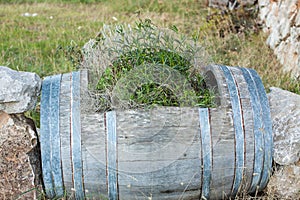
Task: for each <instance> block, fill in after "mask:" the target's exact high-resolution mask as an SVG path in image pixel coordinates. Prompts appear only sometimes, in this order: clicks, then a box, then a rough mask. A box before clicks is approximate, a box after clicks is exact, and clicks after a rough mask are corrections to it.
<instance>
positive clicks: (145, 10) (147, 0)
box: [0, 0, 300, 93]
mask: <svg viewBox="0 0 300 200" xmlns="http://www.w3.org/2000/svg"><path fill="white" fill-rule="evenodd" d="M50 2H51V3H50ZM67 2H68V3H67ZM81 2H83V3H81ZM0 13H1V14H0V26H1V29H0V65H4V66H8V67H10V68H13V69H17V70H22V71H31V72H36V73H37V74H39V75H40V76H41V77H44V76H47V75H51V74H57V73H64V72H69V71H72V70H75V69H76V66H77V64H78V62H79V61H80V56H79V55H78V52H79V51H80V49H81V47H82V46H83V45H84V44H85V43H86V42H88V41H89V39H91V38H94V37H95V36H96V35H97V33H98V32H99V31H100V30H101V28H102V26H103V24H120V23H129V24H132V25H133V24H135V23H136V22H138V21H139V20H144V19H150V20H151V21H152V23H153V24H155V25H157V26H159V27H163V28H170V27H174V26H175V27H177V29H178V30H179V32H180V33H182V34H185V35H187V36H190V37H197V38H198V41H199V43H201V44H202V45H203V46H204V47H205V48H206V50H207V51H208V53H209V55H210V56H211V61H212V62H213V63H218V64H225V65H230V66H237V65H238V66H242V67H248V68H254V69H256V70H257V71H258V73H259V74H260V76H261V77H262V79H263V82H264V84H265V87H266V88H269V87H270V86H277V87H281V88H283V89H287V90H290V91H293V92H296V93H300V86H299V83H297V82H296V81H293V80H291V79H290V78H289V75H288V74H285V73H283V72H281V70H280V68H281V66H280V64H279V62H278V61H277V59H276V57H275V56H274V55H273V52H272V50H270V49H269V48H268V47H267V46H266V44H265V40H266V37H267V36H266V35H265V34H264V33H262V31H260V30H259V27H258V26H257V25H255V24H254V22H255V20H252V19H249V20H248V18H249V16H248V15H246V14H244V13H243V12H237V13H233V14H225V15H221V14H219V13H220V12H219V11H216V10H212V9H209V8H207V7H206V6H205V2H204V1H191V0H190V1H188V0H185V1H178V0H177V1H171V0H166V1H154V0H143V1H138V2H137V1H132V0H123V1H104V0H103V1H89V0H86V1H78V0H73V1H58V0H57V1H41V0H39V1H30V0H29V1H17V0H14V1H2V0H1V1H0ZM254 15H255V13H254V14H253V13H252V14H251V16H254ZM247 17H248V18H247ZM245 19H246V20H245ZM244 21H249V23H245V22H244ZM236 26H239V27H240V28H239V30H232V27H236Z"/></svg>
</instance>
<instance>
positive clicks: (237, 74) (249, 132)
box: [230, 67, 255, 191]
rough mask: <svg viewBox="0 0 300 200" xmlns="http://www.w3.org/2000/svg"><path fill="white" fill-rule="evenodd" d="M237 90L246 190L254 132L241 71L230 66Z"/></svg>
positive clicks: (251, 158)
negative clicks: (240, 111) (240, 108)
mask: <svg viewBox="0 0 300 200" xmlns="http://www.w3.org/2000/svg"><path fill="white" fill-rule="evenodd" d="M230 70H231V72H232V74H233V76H234V79H235V80H236V84H237V87H238V91H239V96H240V101H241V107H242V117H243V126H244V137H245V165H244V176H243V184H242V187H241V191H248V189H249V187H250V184H251V180H252V174H253V164H254V163H253V162H254V161H253V159H254V145H255V143H254V133H253V111H252V107H251V102H250V94H249V91H248V86H247V83H246V81H245V79H244V76H243V73H242V71H241V70H240V69H239V68H234V67H231V68H230Z"/></svg>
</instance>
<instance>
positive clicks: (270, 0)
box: [258, 0, 300, 78]
mask: <svg viewBox="0 0 300 200" xmlns="http://www.w3.org/2000/svg"><path fill="white" fill-rule="evenodd" d="M258 6H259V10H260V11H259V21H260V23H261V24H263V25H264V28H263V30H264V31H265V32H267V33H268V34H269V37H268V39H267V44H268V45H269V46H270V47H271V48H272V49H274V53H275V55H276V56H277V58H278V59H279V61H280V63H281V64H282V65H283V70H284V71H286V72H291V73H292V75H293V76H294V77H296V78H297V77H300V52H299V51H300V48H299V46H300V40H299V32H300V30H299V29H300V0H281V1H275V0H258Z"/></svg>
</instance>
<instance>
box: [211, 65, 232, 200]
mask: <svg viewBox="0 0 300 200" xmlns="http://www.w3.org/2000/svg"><path fill="white" fill-rule="evenodd" d="M206 70H207V71H206V73H205V75H206V79H205V81H206V83H207V85H208V87H209V88H211V89H214V91H215V92H216V94H217V96H216V103H217V104H218V108H211V109H210V123H211V137H212V155H213V165H212V172H211V173H212V180H211V184H210V189H211V191H210V197H211V198H212V199H219V198H228V197H230V193H231V188H232V184H233V180H234V168H235V146H234V138H235V134H234V124H233V112H232V107H231V99H230V95H229V91H228V87H227V83H226V79H225V76H224V74H223V72H222V71H221V69H220V67H219V66H218V65H211V66H208V67H207V69H206Z"/></svg>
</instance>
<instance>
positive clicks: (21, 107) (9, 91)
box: [0, 66, 41, 114]
mask: <svg viewBox="0 0 300 200" xmlns="http://www.w3.org/2000/svg"><path fill="white" fill-rule="evenodd" d="M0 74H1V76H0V83H1V84H0V111H1V110H2V111H4V112H6V113H8V114H12V113H23V112H25V111H28V110H31V109H33V108H34V107H35V105H36V102H37V98H38V96H39V94H40V90H41V79H40V77H39V76H38V75H37V74H35V73H30V72H18V71H15V70H12V69H10V68H8V67H4V66H0Z"/></svg>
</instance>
